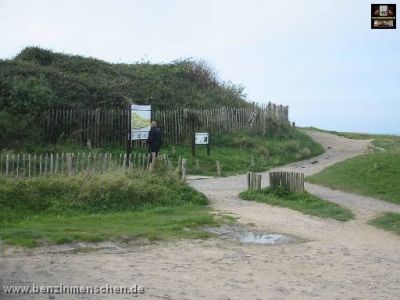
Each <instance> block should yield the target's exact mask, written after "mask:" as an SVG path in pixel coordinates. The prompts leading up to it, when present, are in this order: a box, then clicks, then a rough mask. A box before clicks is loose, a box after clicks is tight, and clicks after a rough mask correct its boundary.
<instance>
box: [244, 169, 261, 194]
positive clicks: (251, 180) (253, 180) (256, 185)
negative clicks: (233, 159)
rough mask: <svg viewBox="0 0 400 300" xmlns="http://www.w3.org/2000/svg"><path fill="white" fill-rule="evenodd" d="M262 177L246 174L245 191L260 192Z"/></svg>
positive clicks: (251, 173)
mask: <svg viewBox="0 0 400 300" xmlns="http://www.w3.org/2000/svg"><path fill="white" fill-rule="evenodd" d="M261 180H262V175H260V174H256V173H254V172H247V189H248V190H251V191H259V190H261Z"/></svg>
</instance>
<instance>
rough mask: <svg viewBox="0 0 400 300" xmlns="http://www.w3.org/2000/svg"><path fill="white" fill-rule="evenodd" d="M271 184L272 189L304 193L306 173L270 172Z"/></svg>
mask: <svg viewBox="0 0 400 300" xmlns="http://www.w3.org/2000/svg"><path fill="white" fill-rule="evenodd" d="M269 184H270V186H271V188H278V187H282V188H284V189H286V190H288V191H289V192H293V193H302V192H304V173H296V172H270V173H269Z"/></svg>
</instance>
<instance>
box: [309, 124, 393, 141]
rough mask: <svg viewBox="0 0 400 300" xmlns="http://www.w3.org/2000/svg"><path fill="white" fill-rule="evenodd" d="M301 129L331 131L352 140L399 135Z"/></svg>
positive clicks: (310, 128) (328, 131)
mask: <svg viewBox="0 0 400 300" xmlns="http://www.w3.org/2000/svg"><path fill="white" fill-rule="evenodd" d="M303 129H307V130H314V131H320V132H326V133H331V134H335V135H338V136H343V137H345V138H348V139H353V140H370V139H393V138H395V139H396V138H397V139H400V137H398V136H396V135H390V134H371V133H358V132H341V131H334V130H325V129H319V128H316V127H304V128H303Z"/></svg>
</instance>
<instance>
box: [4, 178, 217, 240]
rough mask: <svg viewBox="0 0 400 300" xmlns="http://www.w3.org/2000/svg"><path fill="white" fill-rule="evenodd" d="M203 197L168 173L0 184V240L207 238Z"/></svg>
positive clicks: (207, 217) (210, 218)
mask: <svg viewBox="0 0 400 300" xmlns="http://www.w3.org/2000/svg"><path fill="white" fill-rule="evenodd" d="M207 204H208V201H207V198H206V197H205V196H204V195H202V194H200V193H198V192H196V191H195V190H193V189H192V188H190V187H188V186H187V185H185V184H182V183H181V182H180V181H179V180H178V179H177V178H176V176H174V174H173V173H171V172H166V173H164V174H161V175H154V174H148V173H139V172H129V173H122V172H115V173H109V174H103V175H78V176H73V177H65V176H58V177H57V176H56V177H48V178H44V177H41V178H33V179H19V180H15V179H14V180H13V179H0V239H1V240H2V241H4V242H5V243H6V244H13V245H22V246H35V245H39V244H42V243H65V242H71V241H100V240H107V239H117V238H118V237H121V236H128V237H131V238H137V237H143V238H147V239H150V240H154V239H169V238H180V237H206V236H209V234H207V233H204V232H200V231H196V230H195V228H197V227H198V226H203V225H216V223H217V221H216V220H215V219H214V217H213V216H212V215H211V214H210V213H209V210H208V208H207Z"/></svg>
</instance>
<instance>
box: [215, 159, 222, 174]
mask: <svg viewBox="0 0 400 300" xmlns="http://www.w3.org/2000/svg"><path fill="white" fill-rule="evenodd" d="M216 163H217V176H218V177H220V176H221V171H222V167H221V163H220V162H219V160H217V162H216Z"/></svg>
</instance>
